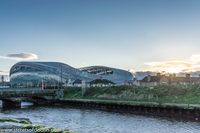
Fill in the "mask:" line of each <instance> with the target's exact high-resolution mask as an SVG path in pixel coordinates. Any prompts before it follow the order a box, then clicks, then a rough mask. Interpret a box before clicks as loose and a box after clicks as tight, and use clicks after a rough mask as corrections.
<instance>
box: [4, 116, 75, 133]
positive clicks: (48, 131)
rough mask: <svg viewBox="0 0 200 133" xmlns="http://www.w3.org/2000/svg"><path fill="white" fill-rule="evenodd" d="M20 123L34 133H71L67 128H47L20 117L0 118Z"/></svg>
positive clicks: (8, 121)
mask: <svg viewBox="0 0 200 133" xmlns="http://www.w3.org/2000/svg"><path fill="white" fill-rule="evenodd" d="M5 122H7V123H20V124H22V127H21V129H31V130H33V131H34V132H35V133H72V132H71V131H69V130H62V131H61V130H59V129H56V128H49V127H47V126H42V125H32V122H31V121H29V120H21V119H14V118H1V119H0V123H5Z"/></svg>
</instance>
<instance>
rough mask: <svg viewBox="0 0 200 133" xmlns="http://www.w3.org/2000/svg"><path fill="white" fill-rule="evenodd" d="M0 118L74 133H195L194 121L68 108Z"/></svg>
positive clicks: (16, 111)
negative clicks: (24, 119) (26, 120)
mask: <svg viewBox="0 0 200 133" xmlns="http://www.w3.org/2000/svg"><path fill="white" fill-rule="evenodd" d="M0 117H14V118H29V119H30V120H31V121H32V122H33V123H34V124H43V125H48V126H50V127H56V128H60V129H65V128H67V129H70V130H72V131H74V132H76V133H199V132H200V124H199V123H197V122H185V121H177V120H175V119H165V118H159V117H152V116H138V115H134V114H127V113H114V112H105V111H100V110H92V109H77V108H70V107H58V106H54V107H35V106H32V107H28V108H21V109H9V110H2V111H1V112H0Z"/></svg>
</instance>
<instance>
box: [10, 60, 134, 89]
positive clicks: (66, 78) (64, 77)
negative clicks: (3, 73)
mask: <svg viewBox="0 0 200 133" xmlns="http://www.w3.org/2000/svg"><path fill="white" fill-rule="evenodd" d="M95 79H106V80H109V81H111V82H113V83H115V84H123V83H125V82H128V81H130V80H132V79H133V76H132V74H131V73H130V72H128V71H125V70H121V69H115V68H110V67H105V66H91V67H85V68H79V69H77V68H73V67H71V66H69V65H67V64H64V63H60V62H19V63H17V64H15V65H14V66H13V67H12V68H11V70H10V83H11V85H12V86H18V87H25V86H26V87H38V86H41V85H43V84H45V85H46V86H48V87H56V86H59V85H69V84H70V85H73V83H74V82H75V81H77V80H80V81H83V82H86V83H87V82H91V81H93V80H95Z"/></svg>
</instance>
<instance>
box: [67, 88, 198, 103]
mask: <svg viewBox="0 0 200 133" xmlns="http://www.w3.org/2000/svg"><path fill="white" fill-rule="evenodd" d="M64 98H65V99H93V100H115V101H130V102H131V101H137V102H157V103H160V104H163V103H176V104H200V88H199V85H191V86H181V85H177V86H172V85H162V86H156V87H138V86H113V87H104V88H98V87H93V88H88V89H87V91H86V93H85V94H84V96H82V95H81V88H68V89H66V91H65V96H64Z"/></svg>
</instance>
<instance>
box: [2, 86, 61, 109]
mask: <svg viewBox="0 0 200 133" xmlns="http://www.w3.org/2000/svg"><path fill="white" fill-rule="evenodd" d="M63 95H64V93H63V90H62V89H42V88H1V89H0V100H2V106H4V107H6V106H8V107H10V106H19V104H21V102H20V103H19V101H17V100H15V99H16V98H18V99H19V98H29V99H30V98H44V99H61V98H63ZM13 99H14V100H13Z"/></svg>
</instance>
